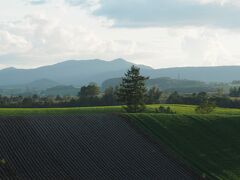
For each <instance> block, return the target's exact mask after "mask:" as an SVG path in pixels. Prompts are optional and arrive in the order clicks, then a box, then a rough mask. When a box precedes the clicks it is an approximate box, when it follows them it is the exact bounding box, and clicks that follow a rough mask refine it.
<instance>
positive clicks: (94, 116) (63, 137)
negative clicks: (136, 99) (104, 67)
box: [0, 105, 240, 180]
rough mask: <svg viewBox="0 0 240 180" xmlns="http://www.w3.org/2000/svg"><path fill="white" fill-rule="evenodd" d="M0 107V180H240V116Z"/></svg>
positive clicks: (189, 110)
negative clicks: (201, 177)
mask: <svg viewBox="0 0 240 180" xmlns="http://www.w3.org/2000/svg"><path fill="white" fill-rule="evenodd" d="M162 106H165V107H167V106H170V107H171V109H172V110H173V111H176V113H177V114H173V115H169V114H160V113H155V109H156V108H157V107H159V105H148V106H147V109H146V110H145V112H144V113H139V114H128V113H124V112H123V111H122V109H121V107H120V106H105V107H79V108H29V109H28V108H22V109H21V108H16V109H14V108H12V109H11V108H10V109H6V108H5V109H4V108H2V109H0V137H1V143H0V164H1V161H3V160H4V162H5V165H1V166H0V179H1V178H2V177H12V178H16V177H18V178H20V179H26V178H27V179H34V178H36V177H43V178H46V179H51V178H55V179H56V178H57V179H59V178H60V179H63V178H72V179H76V178H81V179H94V178H98V177H102V178H104V179H123V178H125V177H129V179H139V178H148V179H159V177H161V178H162V177H165V178H169V179H176V177H178V178H180V179H199V177H200V176H203V177H207V179H230V180H237V179H239V178H240V141H239V139H240V110H239V109H226V108H216V109H215V110H214V111H213V112H212V113H211V114H209V115H198V114H196V113H195V108H196V106H189V105H162ZM196 174H197V175H196Z"/></svg>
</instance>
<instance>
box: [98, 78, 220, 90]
mask: <svg viewBox="0 0 240 180" xmlns="http://www.w3.org/2000/svg"><path fill="white" fill-rule="evenodd" d="M120 83H121V78H113V79H108V80H106V81H104V82H103V83H102V89H106V88H107V87H110V86H111V87H115V86H117V85H119V84H120ZM146 86H147V87H153V86H156V87H158V88H160V89H161V90H163V91H178V92H183V93H193V92H201V91H206V92H213V91H216V89H217V87H214V86H213V85H210V84H207V83H204V82H201V81H194V80H178V79H171V78H168V77H162V78H156V79H149V80H147V82H146Z"/></svg>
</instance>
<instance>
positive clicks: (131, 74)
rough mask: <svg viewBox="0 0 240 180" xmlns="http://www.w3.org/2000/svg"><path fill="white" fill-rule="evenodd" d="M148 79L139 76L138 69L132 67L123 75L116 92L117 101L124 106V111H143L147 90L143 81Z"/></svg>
mask: <svg viewBox="0 0 240 180" xmlns="http://www.w3.org/2000/svg"><path fill="white" fill-rule="evenodd" d="M147 79H148V77H144V76H141V75H140V68H138V67H136V66H132V67H131V69H130V70H128V71H127V73H125V77H123V78H122V83H121V84H120V87H119V90H118V93H117V95H118V100H119V101H120V102H121V103H123V104H125V105H126V106H124V108H125V110H126V111H127V112H134V113H136V112H142V111H143V110H144V109H145V103H144V101H145V98H146V92H147V89H146V87H145V81H146V80H147Z"/></svg>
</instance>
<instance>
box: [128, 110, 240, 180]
mask: <svg viewBox="0 0 240 180" xmlns="http://www.w3.org/2000/svg"><path fill="white" fill-rule="evenodd" d="M126 116H127V118H128V119H130V120H131V121H132V122H133V123H134V124H135V126H137V127H138V128H140V129H141V130H143V131H144V132H145V133H147V134H148V135H150V136H152V137H153V138H155V139H157V140H159V142H161V143H163V144H165V145H167V147H168V148H167V149H170V150H172V151H173V152H174V153H176V154H177V156H178V157H179V158H181V159H183V160H184V161H185V162H186V163H188V164H189V166H192V167H194V168H195V170H196V171H198V172H199V173H200V174H204V173H205V174H206V176H207V177H208V179H233V180H237V179H240V116H229V115H228V116H224V115H212V116H197V115H159V114H150V113H149V114H128V115H126Z"/></svg>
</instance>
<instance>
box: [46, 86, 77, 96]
mask: <svg viewBox="0 0 240 180" xmlns="http://www.w3.org/2000/svg"><path fill="white" fill-rule="evenodd" d="M79 91H80V89H79V88H75V87H73V86H55V87H52V88H49V89H46V90H45V91H42V92H41V95H44V96H57V95H60V96H77V95H78V92H79Z"/></svg>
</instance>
